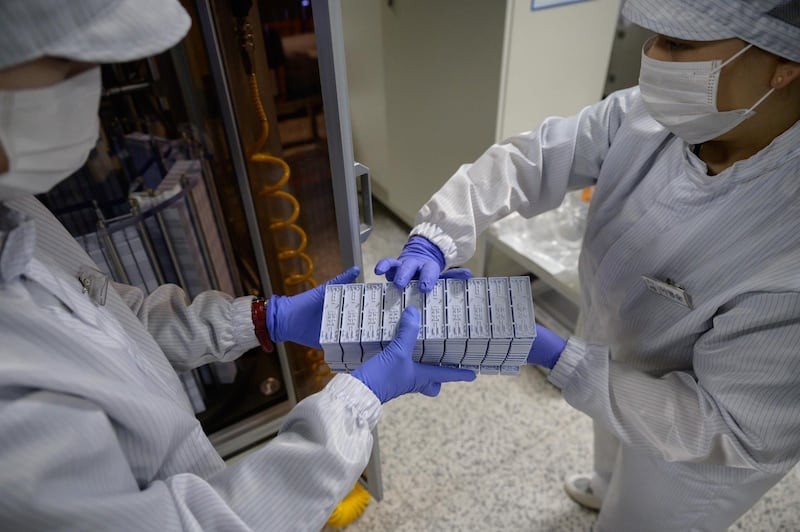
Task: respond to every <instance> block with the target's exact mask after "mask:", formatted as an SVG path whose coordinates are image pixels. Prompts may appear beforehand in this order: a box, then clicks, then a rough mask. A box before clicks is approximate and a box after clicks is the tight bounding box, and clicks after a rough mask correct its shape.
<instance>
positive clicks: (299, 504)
mask: <svg viewBox="0 0 800 532" xmlns="http://www.w3.org/2000/svg"><path fill="white" fill-rule="evenodd" d="M380 409H381V406H380V403H379V401H378V399H377V397H375V395H374V394H373V393H372V392H371V391H370V390H369V389H367V388H366V386H364V385H363V384H362V383H361V382H359V381H357V380H356V379H354V378H352V377H350V376H347V375H340V376H337V377H335V378H334V379H333V380H332V381H331V382H330V383H329V384H328V386H327V387H326V388H325V389H324V390H323V391H321V392H320V393H317V394H315V395H313V396H310V397H308V398H307V399H305V400H304V401H301V402H300V403H299V404H298V405H297V406H295V408H294V409H293V410H292V411H291V412H290V414H289V415H288V416H287V418H286V421H285V423H284V425H283V428H282V429H281V431H280V433H279V435H278V436H276V437H275V438H274V439H273V440H271V441H270V442H269V443H267V444H266V445H264V446H263V447H262V448H261V449H260V450H258V451H256V452H253V453H252V454H250V455H248V456H246V457H244V458H242V459H241V460H239V461H238V462H236V463H234V464H233V465H229V466H227V467H225V468H224V469H222V470H220V471H219V472H218V473H216V474H213V475H212V476H211V477H210V478H201V477H200V476H198V475H194V474H189V473H181V474H175V475H172V476H168V477H166V478H164V479H163V480H153V481H148V482H142V481H137V479H136V476H135V475H134V472H133V471H132V469H131V467H132V466H131V464H130V463H129V462H128V456H129V454H128V453H129V452H130V451H129V450H128V451H126V449H125V447H124V446H123V444H122V443H121V439H120V438H119V437H118V436H119V434H118V431H124V430H125V429H124V427H120V426H116V425H115V423H114V421H113V419H112V418H109V417H108V416H107V415H106V413H105V412H104V411H103V410H102V409H101V408H99V407H98V406H97V405H96V404H95V403H94V402H92V401H91V400H90V399H88V398H83V397H80V396H78V395H71V394H65V393H58V392H56V391H52V390H41V389H39V390H36V389H27V388H22V387H12V386H0V411H1V412H2V415H0V438H2V445H0V459H1V460H2V464H3V466H2V470H3V474H2V475H0V522H2V523H3V527H2V528H3V529H4V530H15V531H18V532H25V531H34V530H75V531H84V530H119V531H128V530H159V531H164V532H169V531H179V530H191V531H211V530H224V531H226V532H238V531H251V530H257V531H280V532H287V531H299V530H303V531H314V532H317V531H319V530H320V529H321V528H322V527H323V526H324V524H325V521H326V520H327V518H328V516H329V514H330V512H331V511H332V510H333V508H334V507H335V505H336V504H337V503H338V502H339V501H340V500H341V499H342V498H344V496H346V495H347V494H348V493H349V491H350V490H351V489H352V488H353V486H354V484H355V482H356V480H357V478H358V476H359V475H360V473H361V471H362V470H363V468H364V467H365V466H366V464H367V461H368V458H369V455H370V451H371V445H372V436H371V430H372V428H373V427H374V426H375V424H376V423H377V421H378V418H379V416H380ZM198 430H199V428H198ZM197 437H198V438H200V437H202V433H198V434H197ZM198 456H201V455H198Z"/></svg>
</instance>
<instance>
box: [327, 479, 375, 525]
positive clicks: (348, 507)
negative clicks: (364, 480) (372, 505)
mask: <svg viewBox="0 0 800 532" xmlns="http://www.w3.org/2000/svg"><path fill="white" fill-rule="evenodd" d="M370 498H371V497H370V494H369V492H368V491H367V490H365V489H364V488H363V487H362V486H361V484H356V486H355V487H354V488H353V491H351V492H350V494H349V495H348V496H347V497H345V498H344V499H342V502H340V503H339V505H338V506H337V507H336V508H334V509H333V513H331V516H330V517H329V518H328V523H327V524H328V526H332V527H334V528H344V527H346V526H347V525H349V524H350V523H352V522H353V521H355V520H356V519H358V518H359V517H360V516H361V514H362V513H364V510H365V509H366V508H367V505H368V504H369V501H370Z"/></svg>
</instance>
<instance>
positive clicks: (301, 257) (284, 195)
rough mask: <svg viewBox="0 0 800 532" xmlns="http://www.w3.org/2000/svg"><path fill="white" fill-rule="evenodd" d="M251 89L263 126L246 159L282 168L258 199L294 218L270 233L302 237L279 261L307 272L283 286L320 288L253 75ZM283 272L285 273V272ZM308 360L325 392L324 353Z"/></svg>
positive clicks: (274, 223) (311, 353)
mask: <svg viewBox="0 0 800 532" xmlns="http://www.w3.org/2000/svg"><path fill="white" fill-rule="evenodd" d="M248 85H249V87H250V98H251V99H252V102H253V106H254V107H255V110H256V113H257V115H258V120H259V122H260V123H261V133H260V134H259V136H258V140H256V142H255V143H253V145H252V146H250V147H249V148H248V149H247V156H248V158H249V159H250V161H252V162H253V163H259V164H274V165H277V166H279V167H280V168H281V170H282V173H281V177H280V179H278V181H276V182H275V183H272V184H269V185H263V186H262V187H261V189H260V190H259V191H258V197H259V198H273V199H280V200H283V201H286V202H288V203H289V205H290V206H291V210H292V212H291V214H290V215H289V216H288V217H285V218H277V219H272V220H271V221H270V224H269V229H270V231H272V232H278V231H288V232H292V233H295V234H296V235H297V236H298V237H299V244H297V246H295V247H294V248H290V249H281V250H279V251H278V260H279V261H282V262H285V263H287V264H289V265H291V266H294V265H295V264H297V262H298V261H300V262H301V263H303V264H304V265H305V268H304V271H300V272H289V273H287V274H285V275H284V278H283V284H284V286H285V287H286V288H290V287H297V288H298V289H299V288H300V287H301V285H303V284H304V283H307V284H308V285H309V286H311V287H312V288H313V287H315V286H317V283H316V282H315V281H314V279H313V277H312V275H313V274H314V262H313V261H312V260H311V257H310V256H309V255H308V254H307V253H306V252H305V249H306V246H307V244H308V236H307V235H306V232H305V231H303V229H302V228H301V227H300V226H299V225H297V224H296V223H295V222H296V221H297V218H298V217H299V216H300V204H299V203H298V201H297V198H295V197H294V196H293V195H292V194H290V193H288V192H286V191H285V190H281V189H282V188H283V186H284V185H286V184H287V183H288V182H289V177H290V175H291V171H290V169H289V165H288V164H286V161H284V160H283V159H281V158H280V157H275V156H274V155H270V154H269V153H266V152H264V151H262V150H263V149H264V145H265V144H266V143H267V139H268V138H269V121H268V120H267V113H266V112H265V111H264V106H263V105H262V104H261V94H260V91H259V89H258V80H257V79H256V75H255V73H253V74H250V77H249V80H248ZM281 271H286V270H284V269H283V268H282V269H281ZM306 359H307V360H308V362H309V364H310V367H311V375H312V376H313V379H314V384H315V386H316V387H317V388H318V389H319V388H322V386H323V385H324V384H325V383H326V382H327V380H328V379H329V378H330V376H331V371H330V369H329V368H328V365H327V364H325V360H324V356H323V354H322V352H320V351H319V350H318V349H308V350H307V351H306Z"/></svg>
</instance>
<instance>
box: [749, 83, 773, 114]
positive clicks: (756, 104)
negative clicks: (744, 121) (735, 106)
mask: <svg viewBox="0 0 800 532" xmlns="http://www.w3.org/2000/svg"><path fill="white" fill-rule="evenodd" d="M773 92H775V87H770V89H769V90H768V91H767V93H766V94H765V95H764V96H762V97H761V98H760V99H759V100H758V101H757V102H756V103H754V104H753V106H752V107H750V109H748V110H747V112H748V113H753V112H755V111H754V110H755V108H756V107H758V106H759V105H761V102H763V101H764V100H766V99H767V98H768V97H769V95H770V94H772V93H773Z"/></svg>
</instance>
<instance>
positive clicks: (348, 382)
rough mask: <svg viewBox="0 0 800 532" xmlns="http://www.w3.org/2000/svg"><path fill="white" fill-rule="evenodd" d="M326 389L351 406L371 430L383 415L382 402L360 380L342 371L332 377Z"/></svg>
mask: <svg viewBox="0 0 800 532" xmlns="http://www.w3.org/2000/svg"><path fill="white" fill-rule="evenodd" d="M325 391H326V392H327V393H329V394H331V395H332V396H333V397H336V398H338V399H339V400H340V401H344V402H345V403H346V404H347V405H348V406H349V407H351V408H352V409H353V410H354V411H355V412H356V415H357V416H358V417H359V418H360V419H362V420H363V421H364V422H365V423H367V424H368V425H369V428H370V430H371V429H372V428H374V427H375V425H377V423H378V420H379V419H380V417H381V402H380V401H379V400H378V397H377V396H376V395H375V394H374V393H372V390H370V389H369V388H367V387H366V385H365V384H364V383H362V382H361V381H360V380H358V379H356V378H355V377H353V376H351V375H347V374H344V373H341V374H339V375H336V376H335V377H334V378H333V379H331V381H330V382H329V383H328V385H327V386H325Z"/></svg>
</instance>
